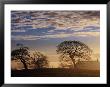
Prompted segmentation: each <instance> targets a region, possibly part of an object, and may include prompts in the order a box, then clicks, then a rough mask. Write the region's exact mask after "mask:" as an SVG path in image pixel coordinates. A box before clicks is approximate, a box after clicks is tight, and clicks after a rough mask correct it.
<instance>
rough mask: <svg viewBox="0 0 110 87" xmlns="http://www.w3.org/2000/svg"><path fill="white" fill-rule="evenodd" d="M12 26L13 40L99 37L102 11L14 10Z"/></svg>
mask: <svg viewBox="0 0 110 87" xmlns="http://www.w3.org/2000/svg"><path fill="white" fill-rule="evenodd" d="M11 28H12V30H11V32H12V40H39V39H49V38H66V37H73V36H77V37H88V36H91V37H97V36H99V31H100V12H99V11H12V12H11ZM33 30H34V31H33Z"/></svg>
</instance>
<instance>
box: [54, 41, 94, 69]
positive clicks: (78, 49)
mask: <svg viewBox="0 0 110 87" xmlns="http://www.w3.org/2000/svg"><path fill="white" fill-rule="evenodd" d="M56 51H57V53H58V54H62V55H68V56H69V58H70V59H71V60H72V62H73V64H74V67H75V61H76V60H75V59H76V57H77V58H79V59H81V58H82V59H85V60H89V59H90V55H91V53H92V50H91V49H90V48H89V47H88V46H87V45H86V44H84V43H82V42H80V41H64V42H62V43H60V44H59V45H58V46H57V50H56Z"/></svg>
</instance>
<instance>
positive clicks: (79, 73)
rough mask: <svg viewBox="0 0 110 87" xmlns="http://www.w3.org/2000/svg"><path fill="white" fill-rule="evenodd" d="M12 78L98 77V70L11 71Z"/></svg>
mask: <svg viewBox="0 0 110 87" xmlns="http://www.w3.org/2000/svg"><path fill="white" fill-rule="evenodd" d="M11 76H12V77H99V76H100V71H99V70H84V69H83V70H78V69H75V70H73V69H63V68H44V69H36V70H31V69H30V70H12V71H11Z"/></svg>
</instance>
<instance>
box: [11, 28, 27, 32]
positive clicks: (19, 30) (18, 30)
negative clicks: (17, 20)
mask: <svg viewBox="0 0 110 87" xmlns="http://www.w3.org/2000/svg"><path fill="white" fill-rule="evenodd" d="M11 32H26V30H21V29H16V30H11Z"/></svg>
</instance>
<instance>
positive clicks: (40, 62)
mask: <svg viewBox="0 0 110 87" xmlns="http://www.w3.org/2000/svg"><path fill="white" fill-rule="evenodd" d="M33 63H34V64H35V68H44V67H48V60H47V56H45V55H44V54H42V53H40V52H37V51H35V52H34V53H33Z"/></svg>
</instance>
